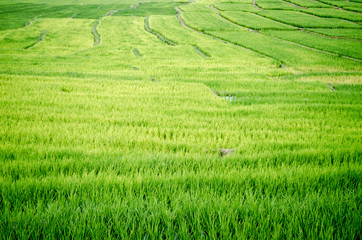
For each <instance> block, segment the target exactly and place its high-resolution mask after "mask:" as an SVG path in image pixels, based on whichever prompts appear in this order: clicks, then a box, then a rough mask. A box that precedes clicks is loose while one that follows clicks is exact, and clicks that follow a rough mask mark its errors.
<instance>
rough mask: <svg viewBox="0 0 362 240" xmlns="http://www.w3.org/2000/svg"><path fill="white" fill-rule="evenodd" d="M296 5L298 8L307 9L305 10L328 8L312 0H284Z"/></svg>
mask: <svg viewBox="0 0 362 240" xmlns="http://www.w3.org/2000/svg"><path fill="white" fill-rule="evenodd" d="M284 1H286V2H290V3H293V4H296V5H298V6H302V7H307V8H330V7H331V6H330V5H328V4H324V3H322V1H312V0H284Z"/></svg>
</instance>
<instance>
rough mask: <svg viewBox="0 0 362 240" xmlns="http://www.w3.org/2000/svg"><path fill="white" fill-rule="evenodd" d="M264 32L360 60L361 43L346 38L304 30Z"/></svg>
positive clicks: (361, 57)
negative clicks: (320, 34)
mask: <svg viewBox="0 0 362 240" xmlns="http://www.w3.org/2000/svg"><path fill="white" fill-rule="evenodd" d="M263 32H264V33H266V34H268V35H270V36H275V37H277V38H280V39H285V40H288V41H291V42H295V43H299V44H302V45H305V46H308V47H313V48H316V49H320V50H324V51H328V52H331V53H335V54H339V55H342V56H347V57H352V58H355V59H360V60H362V56H361V43H360V42H358V41H351V40H346V39H330V38H325V37H323V36H318V35H314V34H309V33H307V32H304V31H273V30H268V31H263Z"/></svg>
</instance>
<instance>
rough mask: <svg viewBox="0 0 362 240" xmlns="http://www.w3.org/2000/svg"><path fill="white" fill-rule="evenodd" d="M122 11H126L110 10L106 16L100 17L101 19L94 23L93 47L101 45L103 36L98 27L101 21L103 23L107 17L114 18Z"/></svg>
mask: <svg viewBox="0 0 362 240" xmlns="http://www.w3.org/2000/svg"><path fill="white" fill-rule="evenodd" d="M121 10H125V9H116V10H110V11H109V12H107V13H106V14H105V15H103V16H102V17H100V18H98V19H97V20H96V21H95V22H94V24H93V26H92V30H91V32H92V35H93V37H94V43H93V47H96V46H98V45H99V44H100V43H101V35H100V34H99V32H98V31H97V27H98V25H99V23H100V21H101V20H102V19H103V18H105V17H107V16H112V15H113V14H115V13H117V12H119V11H121Z"/></svg>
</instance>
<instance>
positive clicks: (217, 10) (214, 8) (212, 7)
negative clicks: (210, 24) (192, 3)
mask: <svg viewBox="0 0 362 240" xmlns="http://www.w3.org/2000/svg"><path fill="white" fill-rule="evenodd" d="M210 7H211V9H213V10H215V11H216V12H221V10H220V9H218V8H216V7H215V6H214V5H210Z"/></svg>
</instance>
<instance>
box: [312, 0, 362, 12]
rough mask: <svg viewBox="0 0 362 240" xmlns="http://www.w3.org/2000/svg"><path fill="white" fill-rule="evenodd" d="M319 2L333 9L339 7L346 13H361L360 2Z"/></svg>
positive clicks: (322, 0) (329, 0)
mask: <svg viewBox="0 0 362 240" xmlns="http://www.w3.org/2000/svg"><path fill="white" fill-rule="evenodd" d="M319 2H322V3H325V4H329V5H331V6H335V7H340V8H342V9H344V10H347V11H355V12H362V6H361V3H360V2H353V1H351V2H347V1H333V0H319Z"/></svg>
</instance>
